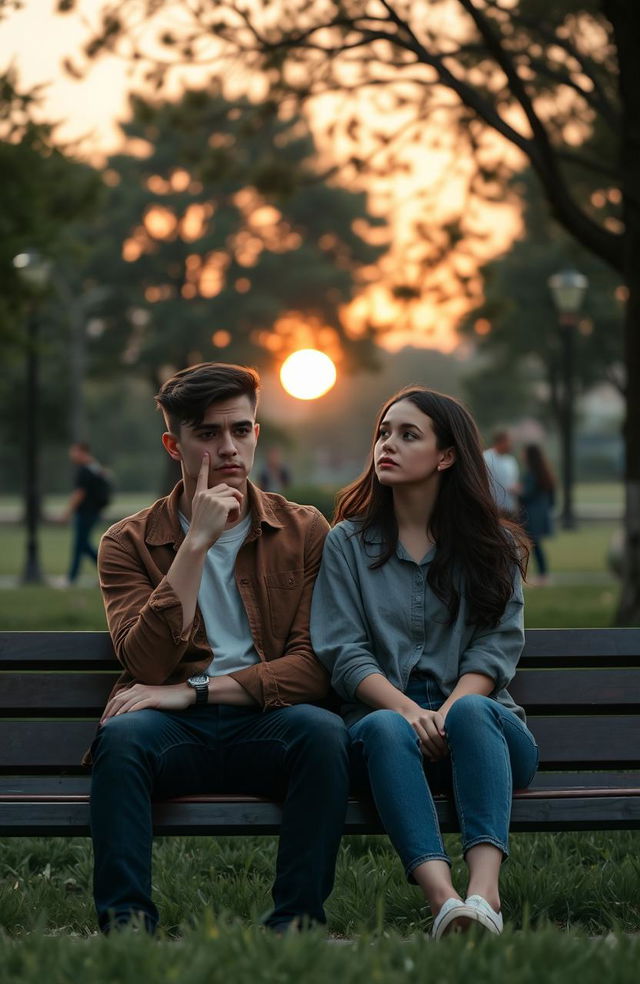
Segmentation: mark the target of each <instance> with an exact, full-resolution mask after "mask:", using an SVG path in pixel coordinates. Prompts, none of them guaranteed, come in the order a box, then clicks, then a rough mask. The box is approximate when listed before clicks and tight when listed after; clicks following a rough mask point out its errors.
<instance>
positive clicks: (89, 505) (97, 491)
mask: <svg viewBox="0 0 640 984" xmlns="http://www.w3.org/2000/svg"><path fill="white" fill-rule="evenodd" d="M69 458H70V460H71V461H72V462H73V464H74V465H76V473H75V478H74V485H73V492H72V493H71V497H70V499H69V502H68V504H67V508H66V510H65V512H64V513H63V515H62V522H64V523H68V522H69V520H73V543H72V548H71V563H70V566H69V573H68V575H67V578H66V580H65V582H64V584H65V586H69V585H72V584H73V583H74V582H75V581H76V580H77V578H78V574H79V572H80V564H81V562H82V558H83V556H84V555H85V554H86V555H87V556H88V557H91V559H92V560H93V562H94V564H97V562H98V552H97V550H96V548H95V547H94V546H93V544H92V543H91V540H90V537H91V532H92V530H93V528H94V526H95V525H96V523H97V522H98V519H99V518H100V514H101V512H102V510H103V509H105V508H106V506H108V505H109V502H110V501H111V496H112V485H111V480H110V478H109V475H108V474H107V472H106V471H105V469H104V468H103V467H102V465H101V464H99V462H97V461H96V459H95V458H94V457H93V455H92V454H91V449H90V447H89V445H88V444H87V443H86V441H76V442H75V443H74V444H72V445H71V447H70V448H69Z"/></svg>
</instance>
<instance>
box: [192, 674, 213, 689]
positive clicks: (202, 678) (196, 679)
mask: <svg viewBox="0 0 640 984" xmlns="http://www.w3.org/2000/svg"><path fill="white" fill-rule="evenodd" d="M187 683H188V684H189V686H190V687H201V686H203V684H206V685H207V686H209V677H208V676H207V674H206V673H198V674H197V675H196V676H192V677H189V679H188V680H187Z"/></svg>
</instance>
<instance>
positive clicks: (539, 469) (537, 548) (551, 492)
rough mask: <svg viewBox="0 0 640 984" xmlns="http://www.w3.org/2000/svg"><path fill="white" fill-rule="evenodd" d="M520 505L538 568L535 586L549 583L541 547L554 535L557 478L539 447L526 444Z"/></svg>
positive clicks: (544, 555)
mask: <svg viewBox="0 0 640 984" xmlns="http://www.w3.org/2000/svg"><path fill="white" fill-rule="evenodd" d="M523 458H524V469H523V474H522V483H521V493H520V502H521V505H522V516H521V520H522V525H523V526H524V528H525V530H526V532H527V535H528V537H529V539H530V540H531V545H532V547H533V556H534V557H535V561H536V566H537V568H538V576H537V578H536V580H535V581H534V583H536V584H547V583H548V581H549V568H548V564H547V557H546V554H545V551H544V550H543V547H542V539H543V537H545V536H551V534H552V533H553V506H554V501H555V486H556V483H555V478H554V477H553V472H552V471H551V466H550V465H549V462H548V461H547V459H546V458H545V456H544V454H543V453H542V449H541V448H540V446H539V445H538V444H527V445H526V447H525V449H524V452H523Z"/></svg>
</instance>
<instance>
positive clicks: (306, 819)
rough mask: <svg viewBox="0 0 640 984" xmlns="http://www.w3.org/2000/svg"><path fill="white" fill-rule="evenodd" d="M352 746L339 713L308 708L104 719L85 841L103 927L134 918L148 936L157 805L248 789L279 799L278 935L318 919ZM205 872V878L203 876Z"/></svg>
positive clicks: (216, 708) (202, 710)
mask: <svg viewBox="0 0 640 984" xmlns="http://www.w3.org/2000/svg"><path fill="white" fill-rule="evenodd" d="M348 748H349V740H348V735H347V729H346V727H345V725H344V722H343V721H342V719H341V718H340V717H338V715H337V714H332V713H331V712H330V711H327V710H324V709H322V708H319V707H313V706H311V705H310V704H298V705H296V706H293V707H283V708H279V709H277V710H273V711H267V712H264V711H262V710H261V709H256V708H243V707H230V706H225V705H209V706H207V707H195V706H193V707H190V708H188V709H187V710H185V711H175V712H172V711H159V710H141V711H134V712H131V713H129V714H121V715H119V716H118V717H112V718H110V719H109V720H108V721H107V722H106V723H105V724H104V725H103V726H102V727H101V728H100V730H99V731H98V734H97V736H96V739H95V741H94V743H93V747H92V758H93V775H92V785H91V835H92V838H93V850H94V898H95V904H96V909H97V913H98V921H99V924H100V928H101V929H103V930H106V931H108V930H109V929H111V928H112V927H113V926H114V925H119V924H123V923H127V922H129V921H130V920H131V918H132V917H134V916H135V917H139V918H142V919H143V920H144V923H145V925H146V927H147V929H148V930H150V931H151V932H152V931H153V930H154V929H155V927H156V925H157V922H158V911H157V909H156V907H155V905H154V904H153V902H152V899H151V846H152V839H153V829H152V810H151V803H152V800H153V799H166V798H169V797H173V796H187V795H190V794H195V793H215V792H224V793H245V794H251V795H255V796H266V797H269V798H272V799H277V800H282V801H283V808H282V824H281V828H280V843H279V848H278V858H277V862H276V878H275V883H274V885H273V902H274V908H273V911H272V912H271V914H270V915H269V917H268V918H267V919H266V924H267V925H268V926H270V927H272V928H274V929H280V928H284V927H285V926H287V925H288V924H289V923H291V922H292V921H293V920H295V919H308V920H311V921H316V922H320V923H323V922H325V915H324V908H323V904H324V901H325V899H326V898H327V896H328V895H329V893H330V891H331V889H332V887H333V879H334V871H335V863H336V855H337V852H338V846H339V844H340V838H341V836H342V829H343V826H344V818H345V813H346V808H347V797H348V790H349V752H348ZM204 877H205V876H204V874H203V878H204Z"/></svg>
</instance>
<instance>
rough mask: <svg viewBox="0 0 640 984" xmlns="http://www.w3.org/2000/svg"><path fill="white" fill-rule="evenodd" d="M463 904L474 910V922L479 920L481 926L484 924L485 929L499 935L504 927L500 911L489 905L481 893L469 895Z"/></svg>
mask: <svg viewBox="0 0 640 984" xmlns="http://www.w3.org/2000/svg"><path fill="white" fill-rule="evenodd" d="M464 904H465V905H466V906H469V908H471V909H473V910H474V912H475V916H474V918H475V921H476V922H479V923H480V925H481V926H484V928H485V929H488V930H489V932H490V933H493V934H494V935H495V936H500V933H501V932H502V930H503V929H504V923H503V921H502V913H501V912H496V910H495V909H494V908H493V906H491V905H489V903H488V902H487V900H486V899H483V898H482V896H481V895H469V896H468V897H467V898H466V899H465V901H464Z"/></svg>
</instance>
